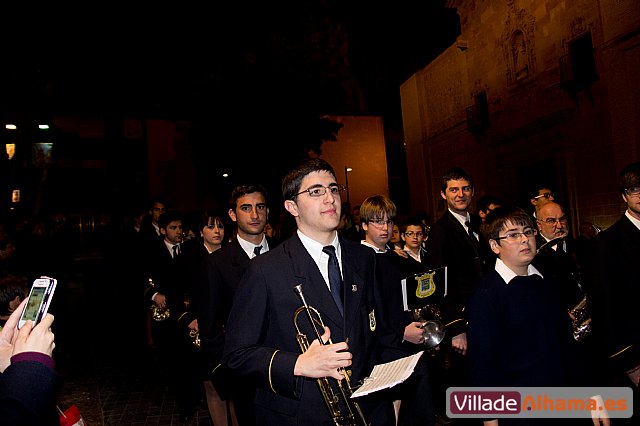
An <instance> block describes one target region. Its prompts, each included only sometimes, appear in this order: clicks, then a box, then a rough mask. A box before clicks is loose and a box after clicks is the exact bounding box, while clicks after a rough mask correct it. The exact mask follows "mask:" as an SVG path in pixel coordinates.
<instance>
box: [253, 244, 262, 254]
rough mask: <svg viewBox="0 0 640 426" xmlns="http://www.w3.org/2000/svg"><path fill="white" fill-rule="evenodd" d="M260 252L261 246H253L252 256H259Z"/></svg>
mask: <svg viewBox="0 0 640 426" xmlns="http://www.w3.org/2000/svg"><path fill="white" fill-rule="evenodd" d="M261 251H262V246H255V247H254V248H253V254H255V255H256V256H259V255H260V252H261Z"/></svg>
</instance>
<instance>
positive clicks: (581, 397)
mask: <svg viewBox="0 0 640 426" xmlns="http://www.w3.org/2000/svg"><path fill="white" fill-rule="evenodd" d="M447 415H448V416H449V417H451V418H483V419H487V418H488V417H489V418H491V417H493V418H496V419H498V418H509V417H510V418H592V417H593V416H597V417H607V418H610V419H611V418H629V417H631V416H632V415H633V390H631V388H626V387H575V388H571V387H558V388H554V387H546V388H525V387H508V388H507V387H505V388H495V387H486V388H481V387H477V388H471V387H469V388H461V387H460V388H449V389H447Z"/></svg>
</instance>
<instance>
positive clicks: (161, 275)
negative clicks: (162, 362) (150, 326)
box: [144, 240, 196, 331]
mask: <svg viewBox="0 0 640 426" xmlns="http://www.w3.org/2000/svg"><path fill="white" fill-rule="evenodd" d="M192 254H193V250H192V249H190V248H189V243H183V244H182V247H181V254H180V256H178V257H177V258H176V259H174V258H173V257H171V253H169V250H168V249H167V247H166V245H165V243H164V240H159V241H156V243H155V244H153V245H152V246H151V248H150V249H149V259H148V264H147V276H148V277H150V278H151V279H152V280H153V287H150V286H148V287H146V288H145V292H144V297H145V301H146V302H147V304H148V305H149V306H151V304H152V303H153V301H152V300H151V297H152V295H153V294H154V293H156V292H159V293H162V294H164V295H165V296H166V298H167V306H168V308H169V310H170V312H171V316H170V318H172V321H175V322H176V323H178V324H179V325H180V326H181V327H186V326H187V325H188V324H189V323H190V322H191V321H193V320H194V319H195V318H196V314H195V312H194V311H193V310H192V309H191V307H190V298H191V291H192V289H193V282H194V279H195V278H194V277H195V272H194V268H195V267H194V258H193V257H192ZM185 331H186V329H185Z"/></svg>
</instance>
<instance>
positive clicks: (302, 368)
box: [293, 326, 352, 380]
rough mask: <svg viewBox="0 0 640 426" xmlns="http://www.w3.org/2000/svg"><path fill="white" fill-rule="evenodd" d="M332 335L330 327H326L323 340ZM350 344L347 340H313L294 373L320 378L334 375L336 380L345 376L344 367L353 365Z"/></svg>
mask: <svg viewBox="0 0 640 426" xmlns="http://www.w3.org/2000/svg"><path fill="white" fill-rule="evenodd" d="M330 337H331V331H330V330H329V327H326V326H325V327H324V334H323V335H322V340H323V341H324V342H327V341H328V340H329V338H330ZM348 349H349V345H347V343H346V342H339V343H331V344H326V345H322V344H320V342H319V341H318V339H316V340H314V341H313V342H311V344H310V345H309V348H308V349H307V350H306V351H305V352H304V353H302V354H301V355H300V356H299V357H298V360H297V361H296V365H295V367H294V370H293V373H294V374H295V375H296V376H304V377H310V378H313V379H319V378H321V377H333V378H334V379H336V380H342V379H343V378H344V370H343V368H346V367H349V366H350V365H351V358H352V355H351V352H347V350H348Z"/></svg>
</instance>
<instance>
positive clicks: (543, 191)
mask: <svg viewBox="0 0 640 426" xmlns="http://www.w3.org/2000/svg"><path fill="white" fill-rule="evenodd" d="M529 201H530V202H531V205H532V206H533V214H532V216H533V217H534V218H536V217H537V214H538V209H539V208H540V207H542V206H544V205H545V204H547V203H551V202H553V201H555V195H554V194H553V191H551V189H550V188H549V187H548V186H546V185H542V186H538V188H537V189H536V190H535V191H534V192H533V195H532V196H531V200H529Z"/></svg>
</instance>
